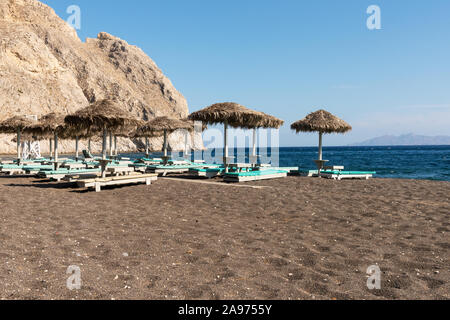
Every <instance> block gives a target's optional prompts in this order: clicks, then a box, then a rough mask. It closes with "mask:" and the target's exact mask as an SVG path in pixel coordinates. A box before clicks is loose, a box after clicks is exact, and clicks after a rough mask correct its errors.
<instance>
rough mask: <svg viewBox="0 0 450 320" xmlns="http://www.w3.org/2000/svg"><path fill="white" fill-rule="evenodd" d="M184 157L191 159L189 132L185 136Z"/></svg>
mask: <svg viewBox="0 0 450 320" xmlns="http://www.w3.org/2000/svg"><path fill="white" fill-rule="evenodd" d="M184 157H185V158H188V157H189V131H188V130H186V133H185V134H184Z"/></svg>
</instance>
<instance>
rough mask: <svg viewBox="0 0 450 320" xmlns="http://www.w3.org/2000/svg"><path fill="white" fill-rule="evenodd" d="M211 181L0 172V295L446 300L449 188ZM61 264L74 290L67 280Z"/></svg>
mask: <svg viewBox="0 0 450 320" xmlns="http://www.w3.org/2000/svg"><path fill="white" fill-rule="evenodd" d="M212 182H213V183H210V181H203V183H197V182H196V181H183V180H173V179H170V178H167V179H160V180H158V181H157V182H156V183H154V184H153V185H152V186H150V187H147V186H144V185H141V186H131V187H123V188H112V189H105V190H104V191H102V192H101V193H95V192H84V191H83V190H78V189H74V188H71V187H70V186H68V185H65V184H57V183H43V182H41V181H38V180H36V179H35V178H8V177H0V206H1V213H0V219H1V223H0V244H1V246H0V248H1V249H0V257H1V259H0V277H1V279H0V297H1V298H3V299H72V298H76V299H255V298H256V299H448V298H449V297H450V285H449V279H450V271H449V268H448V266H449V246H450V238H449V235H448V232H449V225H450V223H449V222H448V216H449V212H450V201H449V194H450V183H448V182H433V181H415V180H384V179H373V180H369V181H329V180H323V179H312V178H300V177H289V178H287V179H281V180H273V181H266V182H255V183H249V184H243V186H238V187H236V186H232V185H222V184H220V183H219V184H217V182H218V181H215V182H216V183H214V181H212ZM248 186H256V187H258V188H251V187H248ZM374 264H378V266H379V267H380V269H381V271H382V279H381V280H382V286H381V290H373V291H370V290H368V289H367V286H366V281H367V277H368V275H367V274H366V270H367V268H368V267H369V266H370V265H374ZM71 265H76V266H79V267H80V269H81V278H82V288H81V289H80V290H73V291H71V290H68V289H67V287H66V280H67V278H68V277H69V275H68V274H66V271H67V268H68V267H69V266H71Z"/></svg>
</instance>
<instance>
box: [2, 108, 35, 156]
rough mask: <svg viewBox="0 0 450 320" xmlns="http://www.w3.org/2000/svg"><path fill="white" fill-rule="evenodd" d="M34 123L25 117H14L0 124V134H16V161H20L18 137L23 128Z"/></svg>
mask: <svg viewBox="0 0 450 320" xmlns="http://www.w3.org/2000/svg"><path fill="white" fill-rule="evenodd" d="M33 123H34V121H33V120H31V119H30V118H27V117H25V116H14V117H12V118H9V119H7V120H5V121H3V122H1V123H0V133H6V134H14V133H16V134H17V160H18V161H20V136H21V134H22V133H23V132H24V128H26V127H27V126H29V125H32V124H33Z"/></svg>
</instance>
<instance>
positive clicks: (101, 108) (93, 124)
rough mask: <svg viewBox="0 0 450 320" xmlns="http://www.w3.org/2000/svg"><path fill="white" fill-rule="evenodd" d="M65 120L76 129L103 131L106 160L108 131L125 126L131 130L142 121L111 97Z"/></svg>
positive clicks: (104, 157)
mask: <svg viewBox="0 0 450 320" xmlns="http://www.w3.org/2000/svg"><path fill="white" fill-rule="evenodd" d="M65 122H66V123H67V124H68V125H70V126H72V127H74V128H76V129H84V130H87V131H89V132H94V131H98V132H103V150H102V157H103V159H104V160H106V137H107V132H108V131H109V132H114V131H115V130H118V129H124V128H129V129H130V131H131V130H132V129H133V128H135V127H136V126H139V124H140V123H141V122H140V120H139V119H137V118H135V117H134V116H133V115H131V114H130V113H129V112H127V111H125V110H123V109H122V108H121V107H120V106H119V105H118V104H117V102H115V101H114V100H109V99H105V100H99V101H97V102H95V103H92V104H91V105H90V106H88V107H85V108H83V109H81V110H79V111H77V112H75V113H74V114H71V115H68V116H66V118H65Z"/></svg>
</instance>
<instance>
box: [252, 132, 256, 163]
mask: <svg viewBox="0 0 450 320" xmlns="http://www.w3.org/2000/svg"><path fill="white" fill-rule="evenodd" d="M252 156H254V157H256V128H255V129H253V150H252Z"/></svg>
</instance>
